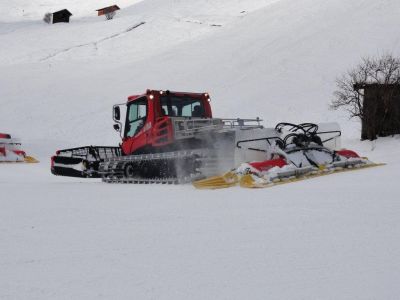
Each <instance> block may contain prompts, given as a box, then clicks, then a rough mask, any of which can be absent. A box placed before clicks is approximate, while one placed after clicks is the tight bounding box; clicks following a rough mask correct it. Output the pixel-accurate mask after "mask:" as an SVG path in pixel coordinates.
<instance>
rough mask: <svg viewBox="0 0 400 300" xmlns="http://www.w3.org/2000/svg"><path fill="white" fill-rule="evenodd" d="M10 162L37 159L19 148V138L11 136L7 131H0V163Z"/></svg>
mask: <svg viewBox="0 0 400 300" xmlns="http://www.w3.org/2000/svg"><path fill="white" fill-rule="evenodd" d="M10 162H25V163H36V162H38V161H37V160H36V159H35V158H33V157H32V156H28V155H26V153H25V151H23V150H21V142H20V140H18V139H15V138H12V137H11V135H9V134H7V133H0V163H10Z"/></svg>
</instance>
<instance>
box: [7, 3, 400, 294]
mask: <svg viewBox="0 0 400 300" xmlns="http://www.w3.org/2000/svg"><path fill="white" fill-rule="evenodd" d="M111 4H114V3H109V2H107V1H95V3H94V2H90V1H85V2H82V1H76V0H71V1H61V0H57V1H56V0H47V1H43V0H33V1H27V0H15V1H12V4H10V3H6V1H3V2H0V11H2V14H1V16H0V43H1V45H2V47H0V131H1V132H9V133H11V134H13V135H16V136H18V137H20V138H21V139H22V140H23V142H24V145H25V149H26V150H27V152H28V153H29V154H32V155H33V156H35V157H37V158H38V159H39V160H40V161H41V163H40V164H36V165H21V164H7V165H4V164H2V165H0V204H1V210H0V233H1V234H0V254H1V255H0V266H1V270H2V271H1V272H0V299H81V298H83V299H110V298H114V299H132V298H135V299H396V298H397V297H398V294H399V292H400V289H399V287H398V283H397V281H398V280H397V278H398V277H399V275H400V263H399V262H400V255H399V253H400V242H399V239H398V236H399V235H400V219H399V213H400V204H399V201H398V196H397V192H398V186H397V184H398V178H399V175H400V159H399V154H400V153H399V149H400V148H399V146H400V137H398V136H396V137H393V138H382V139H379V140H378V141H374V142H360V141H359V132H360V126H359V124H358V123H357V122H355V121H348V120H347V118H346V115H345V114H344V113H343V112H336V111H330V110H329V108H328V106H329V102H330V100H331V98H332V92H333V91H334V89H335V78H336V77H337V76H339V75H340V74H342V73H343V72H345V71H346V70H347V69H349V68H350V67H352V66H354V65H355V64H357V63H358V62H359V60H360V57H363V56H375V55H379V54H382V53H386V52H390V53H392V54H393V55H397V56H398V55H399V54H400V37H399V35H398V28H399V25H400V20H399V18H398V12H399V11H400V3H399V2H398V1H395V0H354V1H346V0H336V1H320V0H298V1H291V0H214V1H208V0H142V1H137V0H121V1H119V2H118V3H116V4H118V5H119V6H120V7H121V10H120V11H118V13H117V15H116V17H115V18H114V19H113V20H111V21H106V20H105V19H104V18H103V17H97V16H96V13H95V10H96V9H98V8H100V7H103V6H107V5H111ZM62 8H68V9H69V10H70V11H71V12H72V13H73V16H72V17H71V22H70V23H69V24H54V25H48V24H45V23H44V22H42V21H41V19H42V17H43V15H44V13H45V12H48V11H54V10H58V9H62ZM147 88H152V89H171V90H179V91H185V90H187V91H197V92H202V91H207V92H209V93H210V94H211V95H212V107H213V113H214V116H217V117H246V118H247V117H256V116H260V117H262V118H263V119H264V124H265V125H266V126H274V125H275V124H276V123H277V122H280V121H290V122H321V121H337V122H339V123H340V125H341V127H342V129H343V136H342V137H343V140H342V145H343V146H346V147H348V148H350V149H354V150H356V151H358V152H359V153H361V154H362V155H365V156H368V157H369V158H370V159H371V160H373V161H376V162H385V163H387V165H386V166H384V167H379V168H372V169H367V170H362V171H355V172H348V173H343V174H334V175H331V176H325V177H321V178H315V179H311V180H308V181H303V182H298V183H293V184H291V185H283V186H277V187H274V188H270V189H262V190H244V189H241V188H231V189H227V190H220V191H198V190H195V189H194V188H193V187H192V186H190V185H184V186H130V185H107V184H103V183H101V182H99V181H98V180H79V179H71V178H59V177H54V176H52V175H51V174H50V171H49V157H50V156H51V155H52V154H54V152H55V150H57V149H62V148H67V147H72V146H79V145H90V144H93V145H96V144H101V145H103V144H105V145H107V144H109V145H115V144H117V143H118V142H119V139H118V134H117V133H116V132H115V131H114V130H113V129H112V124H113V123H112V120H111V108H112V105H113V104H115V103H121V102H124V101H125V99H126V97H127V96H128V95H132V94H136V93H141V92H143V91H144V90H145V89H147Z"/></svg>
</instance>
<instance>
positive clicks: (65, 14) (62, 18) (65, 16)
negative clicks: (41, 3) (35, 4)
mask: <svg viewBox="0 0 400 300" xmlns="http://www.w3.org/2000/svg"><path fill="white" fill-rule="evenodd" d="M70 16H72V14H71V13H70V11H69V10H68V9H62V10H59V11H56V12H53V13H52V18H51V23H52V24H54V23H61V22H64V23H69V17H70Z"/></svg>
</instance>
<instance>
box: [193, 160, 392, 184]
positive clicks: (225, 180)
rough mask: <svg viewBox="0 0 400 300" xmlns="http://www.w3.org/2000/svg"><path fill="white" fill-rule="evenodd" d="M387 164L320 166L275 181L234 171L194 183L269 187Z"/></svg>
mask: <svg viewBox="0 0 400 300" xmlns="http://www.w3.org/2000/svg"><path fill="white" fill-rule="evenodd" d="M384 165H385V164H382V163H379V164H376V163H369V164H365V165H359V166H355V167H352V168H337V169H335V170H331V169H327V168H326V167H325V166H320V167H319V168H318V170H317V171H313V172H311V173H308V174H303V175H300V176H298V177H295V176H293V177H288V178H282V179H276V180H274V181H273V182H269V181H267V180H265V179H263V178H261V177H258V176H257V175H254V174H246V175H243V176H242V177H240V179H239V177H238V176H237V175H236V174H235V173H234V172H232V171H231V172H228V173H225V174H224V175H222V176H214V177H209V178H206V179H202V180H198V181H195V182H193V183H192V184H193V185H194V186H195V187H196V188H198V189H220V188H228V187H231V186H235V185H236V184H237V183H239V185H240V186H241V187H243V188H267V187H272V186H275V185H281V184H286V183H292V182H296V181H302V180H305V179H310V178H315V177H321V176H325V175H329V174H334V173H341V172H349V171H355V170H359V169H366V168H372V167H379V166H384Z"/></svg>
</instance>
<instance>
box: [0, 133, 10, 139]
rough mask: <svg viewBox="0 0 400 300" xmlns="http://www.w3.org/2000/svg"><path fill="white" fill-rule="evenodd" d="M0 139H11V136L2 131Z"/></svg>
mask: <svg viewBox="0 0 400 300" xmlns="http://www.w3.org/2000/svg"><path fill="white" fill-rule="evenodd" d="M0 139H11V136H10V135H9V134H7V133H0Z"/></svg>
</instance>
